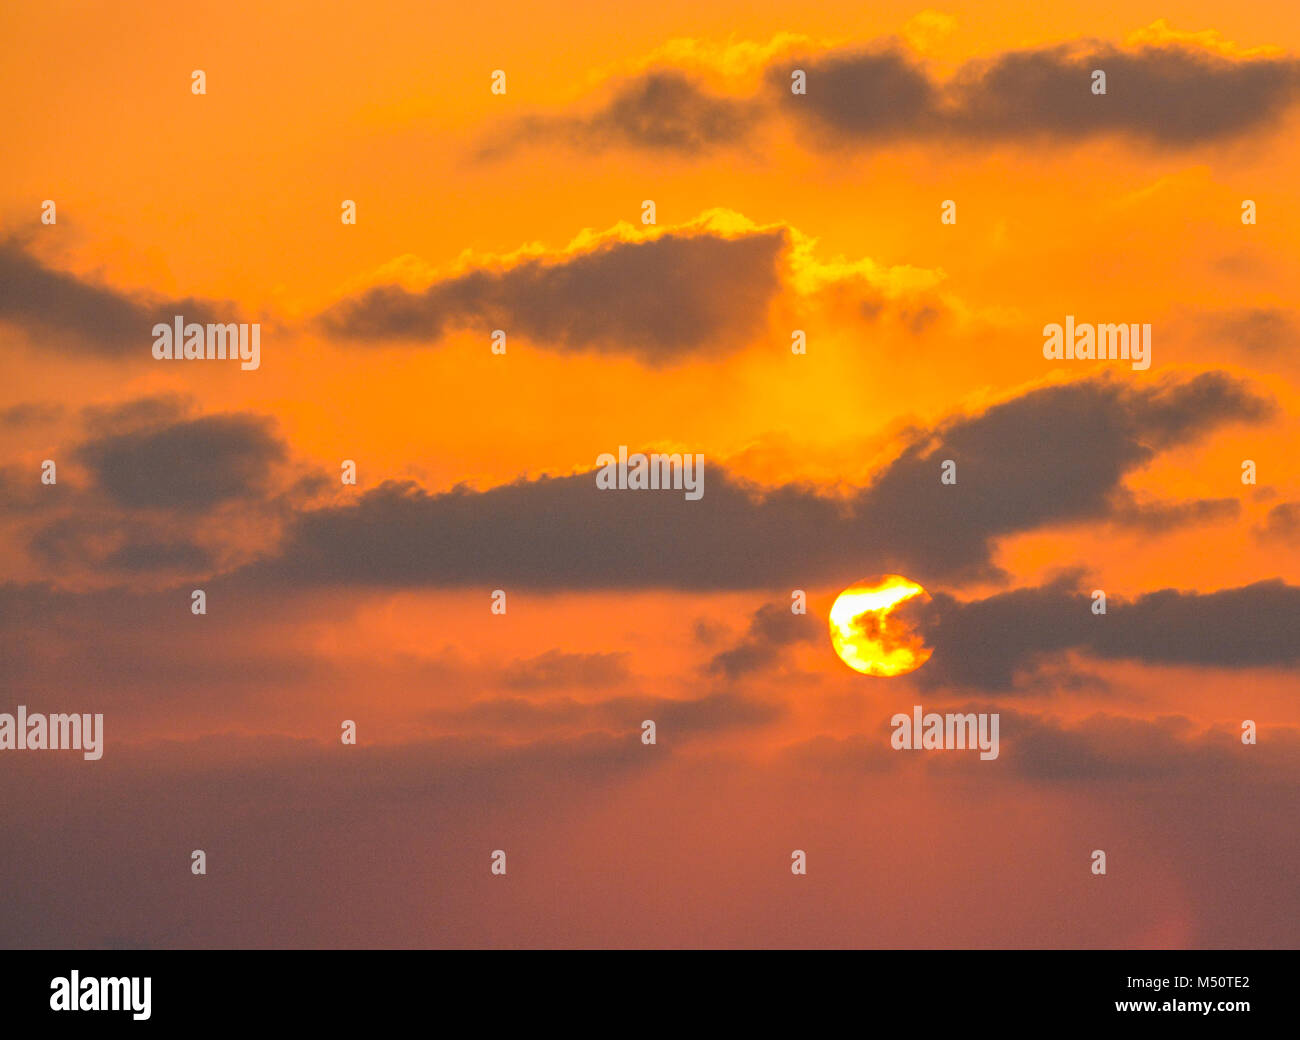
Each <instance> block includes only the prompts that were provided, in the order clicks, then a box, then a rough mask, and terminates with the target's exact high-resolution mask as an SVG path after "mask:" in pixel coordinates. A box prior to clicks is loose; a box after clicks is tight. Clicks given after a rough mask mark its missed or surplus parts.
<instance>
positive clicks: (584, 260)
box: [320, 231, 786, 364]
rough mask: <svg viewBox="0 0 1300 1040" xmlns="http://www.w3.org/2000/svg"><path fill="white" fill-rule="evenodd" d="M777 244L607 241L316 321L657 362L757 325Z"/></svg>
mask: <svg viewBox="0 0 1300 1040" xmlns="http://www.w3.org/2000/svg"><path fill="white" fill-rule="evenodd" d="M785 244H786V234H785V232H784V231H765V232H756V233H753V234H748V235H743V236H739V237H731V238H725V237H722V236H719V235H714V234H708V233H698V234H682V233H677V232H669V233H666V234H663V235H660V236H658V237H656V238H651V239H646V240H643V241H612V242H606V243H604V244H602V245H599V246H597V247H596V248H594V249H592V250H590V251H588V252H585V253H580V254H577V255H574V256H568V257H563V258H559V259H539V258H534V259H527V260H523V261H521V262H519V263H516V264H515V265H513V266H511V267H507V268H502V269H500V270H489V269H477V270H473V271H469V272H467V273H465V274H461V275H458V276H456V277H453V278H448V279H444V280H442V281H439V282H435V283H434V284H433V285H432V286H430V287H429V288H428V289H426V290H424V291H423V292H409V291H407V290H406V289H403V288H400V287H398V286H395V285H385V286H379V287H376V288H372V289H370V290H368V291H366V292H363V293H361V294H360V295H359V296H356V297H352V298H350V299H345V300H343V301H340V302H339V303H337V304H336V305H334V306H333V307H332V308H330V309H329V310H328V311H327V312H326V313H325V314H324V315H323V316H322V317H321V319H320V320H321V322H322V324H323V326H324V327H325V328H326V329H327V330H328V331H329V332H330V333H331V334H334V335H338V336H344V337H349V338H356V339H366V340H388V339H409V340H422V341H431V340H437V339H438V338H440V337H441V336H442V335H443V334H444V333H445V332H447V331H448V330H450V329H454V328H478V329H481V330H482V331H483V334H484V335H485V336H486V335H487V334H488V333H489V332H490V331H491V330H493V329H503V330H505V331H506V333H507V335H520V336H523V337H525V338H526V339H529V340H533V341H535V342H537V343H538V344H541V345H545V346H551V347H556V348H559V349H562V350H567V351H583V350H591V351H596V352H599V353H630V354H633V355H635V356H636V357H638V358H640V359H641V360H643V361H645V362H647V363H649V364H658V363H665V364H667V363H672V362H675V361H679V360H682V359H683V358H685V357H686V356H688V355H692V354H705V355H716V354H720V353H722V352H724V351H726V350H729V349H734V348H736V347H737V346H740V345H742V344H743V343H744V342H745V341H746V340H747V338H749V337H751V336H753V335H754V334H755V333H757V332H758V331H759V330H760V329H761V328H762V326H763V322H764V318H765V315H766V312H767V307H768V304H769V303H770V302H771V300H772V299H773V297H774V296H775V295H776V293H777V291H778V289H779V287H780V277H779V272H778V264H777V261H778V258H779V256H780V254H781V252H782V250H783V248H784V246H785Z"/></svg>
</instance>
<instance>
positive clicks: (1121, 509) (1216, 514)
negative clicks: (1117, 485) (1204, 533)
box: [1111, 493, 1241, 534]
mask: <svg viewBox="0 0 1300 1040" xmlns="http://www.w3.org/2000/svg"><path fill="white" fill-rule="evenodd" d="M1116 501H1117V504H1116V505H1115V507H1114V509H1113V510H1112V513H1111V516H1112V519H1114V520H1115V522H1116V523H1119V524H1124V525H1126V526H1128V527H1135V528H1137V529H1139V530H1141V531H1146V532H1148V533H1151V534H1159V533H1160V532H1162V531H1168V530H1172V529H1174V528H1177V527H1196V526H1200V525H1202V524H1214V523H1222V522H1224V521H1227V520H1235V519H1236V518H1237V516H1238V515H1240V513H1241V502H1240V501H1238V500H1237V499H1235V498H1197V499H1192V500H1191V501H1187V502H1138V501H1136V500H1134V499H1133V498H1132V497H1131V496H1130V495H1128V494H1127V493H1121V494H1119V495H1118V496H1116Z"/></svg>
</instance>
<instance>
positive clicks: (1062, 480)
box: [244, 373, 1271, 589]
mask: <svg viewBox="0 0 1300 1040" xmlns="http://www.w3.org/2000/svg"><path fill="white" fill-rule="evenodd" d="M1269 414H1271V412H1270V405H1269V403H1268V402H1267V401H1266V400H1264V399H1262V398H1261V397H1259V396H1258V395H1256V394H1255V393H1254V392H1253V391H1252V390H1251V389H1250V388H1249V387H1248V386H1247V385H1246V384H1244V383H1241V382H1239V381H1237V380H1235V379H1232V378H1230V377H1228V376H1226V375H1223V374H1221V373H1204V374H1202V375H1199V376H1197V377H1195V378H1192V379H1184V380H1181V381H1180V380H1172V379H1171V380H1165V381H1163V382H1160V383H1155V384H1148V383H1142V384H1132V383H1125V382H1123V381H1121V380H1119V379H1114V378H1098V379H1091V380H1083V381H1079V382H1075V383H1070V384H1063V385H1057V386H1048V387H1043V388H1040V389H1037V390H1033V391H1030V392H1028V393H1026V394H1024V395H1023V396H1021V397H1018V398H1015V399H1012V400H1009V401H1006V402H1004V403H1001V404H998V405H995V406H993V407H991V408H989V409H988V410H987V411H985V412H984V413H982V414H980V415H976V416H973V417H960V418H954V419H951V420H949V421H948V422H946V423H943V424H941V425H940V426H938V427H936V428H934V429H931V430H925V431H916V432H915V434H914V436H913V439H912V440H911V442H910V443H909V445H908V446H907V447H906V448H905V449H904V450H903V452H902V453H901V454H900V455H899V456H898V457H897V458H896V459H895V460H894V461H893V462H892V463H891V464H890V465H889V466H887V467H886V468H885V469H884V471H883V472H882V473H881V474H880V476H879V477H878V478H877V479H876V481H875V482H874V483H873V484H871V485H870V486H869V487H865V488H859V489H856V490H853V491H851V492H850V493H848V494H845V495H842V496H838V497H837V496H831V495H828V494H825V493H823V492H821V491H820V490H819V489H817V488H815V487H811V486H808V485H803V484H786V485H781V486H778V487H772V488H758V487H755V486H753V485H750V484H748V483H746V482H744V481H742V480H740V479H738V478H736V477H734V476H732V475H730V474H729V473H728V472H727V471H726V470H725V469H724V468H723V467H721V466H718V465H710V463H709V461H708V460H707V459H706V460H705V467H704V495H703V497H702V498H701V499H700V500H698V501H687V500H685V498H684V496H683V494H682V493H681V492H669V491H644V492H634V491H622V492H620V491H602V490H600V489H599V488H597V487H596V483H595V478H594V475H593V474H592V473H584V474H578V475H575V476H568V477H545V476H544V477H541V478H539V479H536V480H519V481H516V482H515V483H512V484H507V485H503V486H499V487H495V488H491V489H489V490H486V491H475V490H472V489H470V488H467V487H458V488H456V489H454V490H452V491H449V492H446V493H443V494H429V493H428V492H426V491H424V490H423V489H421V488H419V487H417V486H415V485H414V484H410V483H394V482H388V483H385V484H383V485H381V486H380V487H378V488H375V489H373V490H371V491H369V492H367V493H366V494H365V495H363V496H362V497H361V498H360V500H359V501H357V502H355V503H353V504H349V505H346V506H339V507H330V508H324V509H317V510H312V511H308V512H305V513H302V514H300V515H299V516H298V517H297V518H296V519H295V521H294V522H293V524H292V526H291V527H290V529H289V531H288V534H287V538H286V540H285V542H284V544H283V547H282V550H281V551H280V553H279V554H278V555H277V556H276V557H275V558H272V559H269V560H266V561H264V562H263V563H261V564H259V565H257V566H255V567H254V568H252V569H251V570H250V571H248V572H246V573H245V574H244V577H245V578H246V579H250V580H258V581H275V582H284V581H288V582H293V583H299V582H301V583H307V584H315V583H330V584H351V583H360V584H376V585H394V586H404V585H406V586H419V585H449V586H458V585H480V584H487V583H491V584H490V587H496V586H497V585H513V586H516V587H557V586H558V587H570V588H596V587H677V588H697V589H702V588H778V587H781V586H785V587H786V588H803V587H807V586H809V585H813V584H816V583H818V582H821V581H837V580H843V581H850V580H854V579H856V578H859V577H861V576H863V575H865V574H870V573H875V572H878V571H889V570H901V571H902V572H903V573H906V574H909V575H910V576H912V577H915V578H916V579H917V580H919V581H921V582H922V583H924V584H929V582H930V581H931V580H937V579H940V578H954V577H960V576H963V575H971V576H974V575H984V576H988V575H991V574H992V573H993V571H992V564H991V549H992V545H993V542H994V540H995V539H997V538H998V537H1000V536H1003V535H1008V534H1013V533H1016V532H1020V531H1025V530H1031V529H1034V528H1037V527H1041V526H1044V525H1047V524H1054V523H1066V522H1074V521H1079V520H1084V519H1089V518H1105V517H1107V516H1108V515H1109V511H1110V509H1111V508H1112V502H1113V500H1114V497H1115V495H1116V493H1117V492H1118V490H1119V488H1120V485H1121V481H1122V479H1123V477H1124V476H1125V474H1126V473H1128V472H1129V471H1131V470H1133V469H1135V468H1137V467H1140V466H1142V465H1144V464H1145V463H1147V462H1148V461H1149V460H1150V459H1151V458H1153V457H1154V456H1155V454H1156V453H1157V452H1159V451H1160V450H1162V449H1163V448H1167V447H1170V446H1172V445H1176V444H1183V443H1186V442H1188V441H1190V440H1193V439H1195V438H1197V437H1201V436H1204V435H1206V434H1208V433H1209V432H1210V431H1212V430H1214V429H1215V428H1216V427H1218V426H1220V425H1222V424H1224V423H1226V422H1228V421H1250V422H1255V421H1260V420H1262V419H1263V418H1265V417H1267V416H1268V415H1269ZM610 447H613V446H610ZM946 459H952V460H953V461H955V462H956V463H957V472H958V482H957V484H956V485H944V484H941V483H940V480H939V475H940V464H941V462H942V461H943V460H946Z"/></svg>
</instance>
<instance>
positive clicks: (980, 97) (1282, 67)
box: [941, 43, 1300, 146]
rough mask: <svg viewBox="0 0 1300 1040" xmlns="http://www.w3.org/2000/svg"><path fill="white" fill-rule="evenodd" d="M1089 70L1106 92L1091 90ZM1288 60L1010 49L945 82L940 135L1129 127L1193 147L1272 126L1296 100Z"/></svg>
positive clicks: (1174, 49) (1298, 81)
mask: <svg viewBox="0 0 1300 1040" xmlns="http://www.w3.org/2000/svg"><path fill="white" fill-rule="evenodd" d="M1094 69H1101V70H1103V71H1104V72H1105V73H1106V94H1105V95H1094V94H1093V93H1092V91H1091V77H1092V72H1093V70H1094ZM1297 88H1300V63H1297V61H1296V60H1295V59H1293V58H1289V57H1288V58H1258V59H1249V60H1242V59H1229V58H1224V57H1220V56H1218V55H1215V54H1211V53H1207V52H1205V51H1200V50H1195V49H1192V48H1188V47H1180V46H1154V47H1144V48H1142V49H1141V50H1138V51H1121V50H1118V49H1116V48H1114V47H1111V46H1106V45H1103V44H1096V43H1090V44H1084V45H1078V46H1062V47H1052V48H1047V49H1041V50H1027V51H1016V52H1012V53H1008V54H1003V55H999V56H998V57H995V58H992V59H989V60H981V61H974V62H971V63H969V64H967V65H966V66H964V67H963V68H962V69H961V70H960V71H959V72H958V73H957V75H956V77H955V78H954V79H953V81H952V83H950V84H948V85H947V87H946V90H945V102H946V103H947V104H950V105H952V107H953V111H952V112H951V113H950V114H949V115H948V116H947V118H946V119H941V124H943V129H944V132H956V133H958V134H964V135H968V136H971V137H975V138H979V139H981V140H987V139H990V138H994V139H998V138H1003V139H1005V138H1026V137H1033V136H1035V135H1053V136H1065V137H1072V136H1078V135H1090V134H1101V133H1119V134H1130V135H1133V136H1135V137H1140V138H1143V139H1145V140H1148V141H1152V142H1155V143H1158V144H1163V145H1179V146H1182V145H1192V144H1196V143H1198V142H1201V141H1216V140H1220V139H1222V138H1227V137H1234V136H1237V135H1240V134H1245V133H1249V132H1250V131H1252V130H1255V129H1257V128H1259V127H1263V126H1269V125H1271V124H1273V123H1275V122H1276V121H1277V119H1278V117H1279V116H1280V115H1281V113H1282V112H1283V110H1284V109H1285V108H1286V107H1287V106H1288V105H1290V104H1291V103H1292V102H1294V101H1295V99H1296V95H1297Z"/></svg>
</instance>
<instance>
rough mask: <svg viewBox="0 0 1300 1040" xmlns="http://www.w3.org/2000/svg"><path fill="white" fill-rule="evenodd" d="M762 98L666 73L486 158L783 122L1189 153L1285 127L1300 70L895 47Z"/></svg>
mask: <svg viewBox="0 0 1300 1040" xmlns="http://www.w3.org/2000/svg"><path fill="white" fill-rule="evenodd" d="M796 69H801V70H803V71H804V72H805V73H806V76H807V92H806V93H805V94H794V93H792V91H791V74H792V73H793V72H794V70H796ZM1096 69H1100V70H1102V71H1104V72H1105V73H1106V93H1105V94H1104V95H1099V94H1093V93H1092V73H1093V71H1094V70H1096ZM765 86H766V92H765V94H764V95H760V96H756V97H752V98H750V97H746V98H732V97H719V96H716V95H713V94H710V93H709V92H708V91H707V90H705V89H704V88H703V87H702V86H700V85H699V84H698V83H697V82H695V81H694V80H692V79H691V78H689V77H688V76H687V75H686V74H684V73H682V72H680V71H676V70H671V69H656V70H652V71H650V72H645V73H641V74H639V75H636V76H633V77H631V78H629V79H626V80H623V81H621V82H619V83H617V84H616V85H615V86H614V87H613V93H612V95H611V96H610V97H609V98H608V100H606V101H604V102H602V103H601V105H600V107H599V108H597V109H596V110H595V111H594V112H593V113H590V114H586V115H561V116H531V117H528V118H526V119H523V120H520V121H517V122H515V123H512V124H510V125H509V126H508V127H507V128H506V129H505V130H504V131H502V132H501V133H500V134H498V136H497V137H496V138H495V139H494V140H493V142H491V143H490V144H489V145H488V146H487V147H486V148H485V149H484V151H483V154H485V155H493V154H497V153H499V152H501V151H503V150H504V149H506V148H508V147H509V146H510V145H513V144H517V143H520V142H526V141H536V140H555V139H560V140H567V141H568V142H570V143H572V144H576V145H579V146H581V147H585V148H589V149H600V148H606V147H610V146H614V145H631V146H635V147H640V148H646V149H650V150H654V151H659V152H664V151H671V152H674V153H678V154H683V155H698V154H701V153H705V152H708V151H711V150H713V149H716V148H719V147H722V146H734V145H739V144H743V143H745V142H747V140H748V138H749V137H750V135H751V133H752V132H753V130H754V128H755V127H756V126H757V125H758V124H760V123H761V122H763V121H764V120H765V119H766V117H767V116H768V115H769V114H770V113H771V111H772V110H773V109H775V110H777V111H780V112H783V113H784V114H785V115H786V116H788V117H789V118H791V119H792V120H794V121H795V122H796V123H799V124H802V125H804V126H807V127H809V128H810V129H813V130H814V131H816V132H817V134H818V136H819V138H820V140H821V142H822V143H823V144H830V145H838V144H846V145H861V144H888V143H892V142H896V141H937V140H946V141H957V142H967V143H990V142H1002V141H1015V142H1022V141H1023V142H1032V141H1034V140H1035V139H1038V138H1055V139H1066V140H1068V139H1078V138H1087V137H1091V136H1095V135H1100V134H1117V135H1126V136H1130V137H1133V138H1137V139H1140V140H1143V141H1146V142H1148V143H1151V144H1155V145H1158V146H1167V147H1186V146H1191V145H1195V144H1197V143H1200V142H1206V141H1220V140H1224V139H1227V138H1231V137H1235V136H1239V135H1244V134H1248V133H1251V132H1254V131H1256V130H1259V129H1261V128H1268V127H1271V126H1273V125H1275V124H1276V123H1277V122H1278V120H1279V117H1280V116H1281V115H1282V113H1283V112H1284V111H1285V110H1286V109H1287V107H1288V106H1290V105H1291V104H1292V103H1293V102H1294V101H1295V100H1296V97H1297V94H1298V93H1300V62H1298V61H1297V60H1296V59H1294V58H1291V57H1256V58H1228V57H1224V56H1222V55H1220V54H1217V53H1214V52H1211V51H1207V50H1204V49H1201V48H1197V47H1193V46H1187V45H1183V44H1175V43H1166V44H1156V45H1150V46H1144V47H1141V48H1139V49H1136V50H1121V49H1119V48H1117V47H1115V46H1113V45H1112V44H1108V43H1104V42H1100V41H1089V40H1083V41H1078V42H1074V43H1068V44H1061V45H1058V46H1050V47H1039V48H1034V49H1027V50H1019V51H1007V52H1004V53H1001V54H996V55H993V56H991V57H987V58H979V59H973V60H971V61H968V62H967V63H965V64H964V65H962V66H961V67H960V68H959V69H958V70H957V71H956V73H955V74H954V75H953V76H952V77H951V78H950V79H947V80H941V79H939V78H938V77H937V76H936V75H935V74H934V73H933V71H932V70H931V69H930V68H929V67H928V66H927V65H926V64H925V63H924V62H923V60H922V59H921V58H920V57H919V56H918V55H916V54H915V53H913V52H910V51H908V50H906V49H904V48H903V47H902V46H900V45H899V44H897V43H896V42H893V41H886V42H882V43H876V44H871V45H868V46H865V47H855V48H841V49H834V50H827V51H822V52H818V53H804V54H792V55H788V56H785V57H782V58H780V59H779V60H776V61H774V62H772V63H771V64H770V65H769V66H768V68H767V70H766V72H765Z"/></svg>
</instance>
